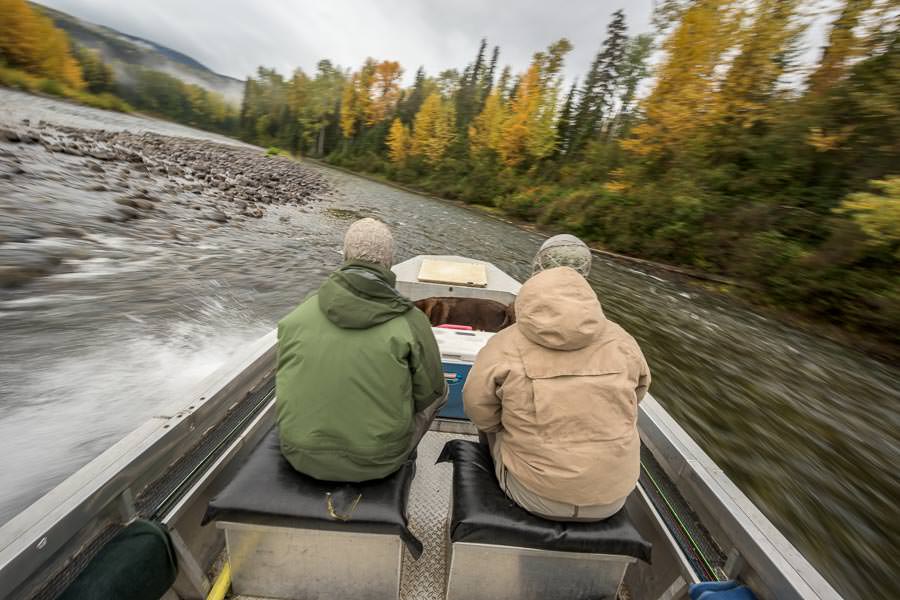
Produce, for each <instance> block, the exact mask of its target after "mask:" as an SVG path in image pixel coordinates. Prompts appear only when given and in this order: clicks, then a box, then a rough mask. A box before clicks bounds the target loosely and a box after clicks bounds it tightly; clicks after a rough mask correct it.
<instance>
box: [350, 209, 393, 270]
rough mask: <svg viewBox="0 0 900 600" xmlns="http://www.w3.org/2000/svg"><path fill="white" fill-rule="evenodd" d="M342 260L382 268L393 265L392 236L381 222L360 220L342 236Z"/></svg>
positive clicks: (368, 219)
mask: <svg viewBox="0 0 900 600" xmlns="http://www.w3.org/2000/svg"><path fill="white" fill-rule="evenodd" d="M344 260H361V261H365V262H369V263H374V264H376V265H381V266H383V267H390V266H391V265H392V264H393V263H394V236H393V235H391V230H390V228H388V226H387V225H385V224H384V223H382V222H381V221H377V220H375V219H372V218H370V217H366V218H365V219H360V220H359V221H356V222H355V223H353V224H352V225H351V226H350V229H348V230H347V234H346V235H344Z"/></svg>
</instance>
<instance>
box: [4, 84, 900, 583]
mask: <svg viewBox="0 0 900 600" xmlns="http://www.w3.org/2000/svg"><path fill="white" fill-rule="evenodd" d="M0 105H2V106H3V112H2V113H0V126H5V127H12V128H16V129H18V130H23V129H26V128H27V127H34V126H35V123H36V122H38V121H41V120H42V121H44V122H45V123H46V124H52V126H68V127H77V128H83V129H105V130H107V131H118V130H129V131H132V132H136V133H141V132H155V133H159V134H164V135H170V136H182V137H189V138H197V139H202V140H212V141H219V142H223V143H228V144H237V142H234V141H233V140H225V139H224V138H220V137H218V136H215V135H212V134H207V133H204V132H199V131H196V130H192V129H189V128H186V127H181V126H177V125H173V124H170V123H166V122H162V121H156V120H152V119H144V118H141V117H137V116H130V115H119V114H113V113H107V112H103V111H98V110H94V109H89V108H84V107H78V106H74V105H71V104H66V103H61V102H57V101H54V100H49V99H44V98H35V97H32V96H27V95H24V94H20V93H17V92H11V91H8V90H0ZM23 119H28V120H29V121H30V125H29V126H26V125H24V124H23V122H22V120H23ZM198 143H199V142H198ZM0 151H2V152H3V154H2V155H0V168H2V169H6V170H10V169H15V168H17V167H18V171H16V172H15V174H14V175H11V176H10V177H9V178H5V179H0V211H2V212H0V233H2V231H3V229H2V226H3V225H4V224H5V225H7V226H10V227H11V228H12V230H13V231H20V230H22V228H25V229H28V228H31V229H33V232H32V233H31V234H29V235H23V236H21V237H20V238H17V239H12V238H9V237H7V238H6V241H5V242H3V241H0V266H2V260H3V256H4V251H5V252H6V256H7V257H10V256H12V257H16V256H30V254H29V253H32V254H34V255H38V256H45V255H47V253H50V254H52V255H53V256H55V257H57V259H56V263H54V264H56V265H57V267H58V268H56V269H55V270H54V271H53V272H51V273H48V274H45V275H44V276H41V277H37V278H34V279H33V280H31V281H29V282H28V283H27V284H26V285H22V286H19V287H13V288H2V287H0V331H2V334H0V473H2V485H0V523H2V522H5V521H6V520H8V519H9V518H10V517H12V516H13V515H14V514H15V513H16V512H18V511H19V510H21V509H22V508H23V507H25V506H27V505H28V504H29V503H30V502H32V501H34V500H35V499H36V498H37V497H39V496H40V495H41V494H42V493H44V492H46V491H47V490H49V489H50V488H51V487H52V486H54V485H55V484H57V483H59V482H60V481H61V480H62V479H63V478H65V477H66V476H67V475H69V474H71V473H72V472H74V471H75V470H76V469H78V468H79V467H80V466H82V465H84V464H85V463H87V462H88V461H90V460H91V459H92V458H94V457H95V456H97V455H98V454H100V453H101V452H102V451H103V450H105V449H106V448H108V447H109V446H110V445H111V444H112V443H114V442H115V441H116V440H118V439H119V438H121V437H122V436H123V435H124V434H125V433H127V432H128V431H130V430H131V429H132V428H134V427H135V426H137V425H138V424H139V423H140V422H141V421H143V420H144V419H146V418H147V417H149V416H150V415H152V414H153V413H154V411H155V410H156V409H157V407H159V406H161V405H164V404H166V403H167V402H170V401H171V400H172V399H173V398H176V397H177V396H178V395H179V394H181V393H183V392H184V391H185V390H186V389H188V388H190V387H191V386H192V385H194V384H195V383H196V382H197V381H198V380H199V379H201V378H202V377H204V376H205V375H207V374H209V373H211V372H212V371H213V370H214V369H215V368H216V367H218V366H220V365H222V364H223V363H224V362H225V361H227V360H228V358H229V357H230V356H232V355H233V354H234V353H235V352H236V351H238V350H240V349H241V348H242V347H243V346H244V345H245V344H247V343H249V342H251V341H252V340H254V339H255V338H257V337H258V336H259V335H261V334H263V333H265V332H266V331H268V330H270V329H271V328H272V327H273V326H274V324H275V322H276V321H277V319H278V318H279V317H280V316H282V315H284V314H285V313H286V312H288V311H289V310H290V309H291V308H292V307H293V306H294V305H295V304H296V303H297V302H298V301H300V300H301V299H302V298H303V297H304V296H305V295H306V294H307V293H308V292H309V291H310V290H312V289H314V288H315V287H316V286H317V285H318V284H319V282H320V281H321V280H322V279H323V277H325V276H326V274H327V273H329V272H330V271H331V270H332V269H333V268H335V267H336V266H337V265H338V264H339V262H340V254H339V249H340V245H341V237H342V233H343V230H344V229H345V228H346V226H347V225H348V224H349V223H350V222H351V221H352V220H354V219H356V218H358V217H361V216H374V217H377V218H379V219H381V220H383V221H385V222H386V223H388V224H389V225H390V226H391V228H392V229H393V230H394V232H395V236H396V239H397V243H398V253H397V254H398V256H397V258H398V260H402V259H405V258H408V257H410V256H413V255H415V254H422V253H432V254H445V253H446V254H463V255H469V256H473V257H477V258H482V259H485V260H489V261H492V262H494V263H495V264H496V265H497V266H499V267H500V268H502V269H504V270H506V271H507V272H509V273H510V274H511V275H513V276H514V277H516V278H519V279H524V278H526V277H527V276H528V274H529V260H530V257H531V256H532V255H533V253H534V252H535V250H536V249H537V247H538V245H539V244H540V242H541V240H542V238H541V236H539V235H538V234H535V233H532V232H527V231H523V230H521V229H519V228H516V227H514V226H512V225H509V224H507V223H504V222H501V221H498V220H495V219H491V218H488V217H485V216H482V215H480V214H478V213H475V212H472V211H469V210H466V209H464V208H461V207H458V206H456V205H452V204H448V203H444V202H441V201H438V200H435V199H431V198H428V197H424V196H420V195H417V194H413V193H409V192H405V191H401V190H398V189H395V188H393V187H389V186H385V185H381V184H378V183H375V182H372V181H369V180H366V179H362V178H359V177H355V176H353V175H348V174H345V173H341V172H337V171H333V170H330V169H326V168H324V167H319V166H316V165H308V169H311V170H313V171H315V172H316V173H317V175H316V176H317V177H319V178H320V179H321V180H322V181H325V182H326V183H327V186H326V188H327V189H325V190H323V191H322V192H321V194H319V197H318V198H316V199H314V200H315V201H310V202H307V203H301V204H299V205H276V204H273V205H271V206H268V207H266V212H265V215H264V216H262V217H261V218H234V219H232V220H230V221H229V222H227V223H224V224H218V223H213V222H211V221H209V220H207V219H204V218H202V217H201V216H200V213H199V212H197V211H192V210H189V208H187V205H188V201H187V200H185V198H188V197H189V196H188V192H187V191H186V190H180V189H177V186H176V187H175V188H173V187H172V186H168V187H167V186H166V185H164V182H161V181H157V180H156V179H154V178H153V177H149V176H148V177H147V182H146V185H147V186H150V187H151V188H152V189H153V190H157V191H158V192H159V194H161V195H162V196H163V203H164V204H166V205H167V206H168V207H170V208H169V209H167V211H166V212H165V213H163V214H157V213H154V215H153V216H151V217H148V218H143V219H140V220H135V221H128V222H107V221H106V220H103V219H102V218H100V217H102V212H103V210H105V209H104V208H103V207H105V206H107V205H110V204H109V203H110V202H111V197H112V196H113V195H114V194H113V192H112V191H91V190H92V188H91V180H92V176H91V172H90V170H87V169H85V164H86V163H85V161H84V159H82V158H77V157H71V156H68V155H61V154H54V153H51V152H48V151H47V150H45V149H44V148H42V147H41V146H40V145H28V146H26V145H24V144H10V143H2V142H0ZM259 152H261V150H260V151H259ZM15 160H17V161H18V162H14V161H15ZM19 171H22V172H19ZM153 186H156V187H153ZM72 228H75V229H77V231H78V233H77V235H71V234H70V230H71V229H72ZM60 232H69V233H60ZM3 239H4V238H0V240H3ZM7 260H9V259H8V258H7ZM589 279H590V282H591V284H592V285H593V287H594V289H595V290H596V291H597V293H598V295H599V297H600V299H601V301H602V302H603V306H604V310H605V311H606V314H607V316H608V317H609V318H611V319H612V320H614V321H617V322H618V323H619V324H621V325H622V326H624V327H625V328H626V329H627V330H628V331H629V332H631V333H632V334H633V335H634V336H635V337H636V338H637V340H638V341H639V342H640V344H641V346H642V348H643V349H644V352H645V354H646V356H647V359H648V361H649V363H650V365H651V368H652V371H653V386H652V389H651V392H652V394H653V395H654V396H655V397H656V398H657V399H658V400H659V401H660V402H661V403H662V404H663V405H664V406H665V407H666V408H667V409H668V410H669V411H670V412H671V413H672V414H673V416H674V417H675V418H676V419H677V420H678V421H679V422H680V423H681V424H682V426H684V427H685V429H687V430H688V432H689V433H690V434H691V435H692V436H693V437H694V438H695V439H696V440H697V441H698V443H699V444H700V445H701V446H702V447H704V448H705V449H706V451H707V452H708V453H709V454H710V455H711V456H712V457H713V458H714V459H715V460H716V461H717V462H718V464H719V465H720V466H721V467H722V468H723V469H724V470H725V472H726V473H727V474H728V475H729V476H730V477H731V478H732V479H733V480H734V481H735V482H736V483H737V484H738V486H740V487H741V488H742V489H743V490H744V491H745V492H746V493H747V494H748V495H749V496H750V497H751V498H752V499H753V500H754V501H755V502H756V503H757V505H758V506H759V507H760V508H761V509H762V510H763V512H765V513H766V514H767V515H768V516H769V517H770V518H771V519H772V520H773V522H774V523H775V525H776V526H777V527H778V528H779V529H780V530H781V531H782V532H783V533H784V534H785V535H787V537H788V538H789V539H790V540H791V541H792V542H794V543H795V544H796V545H797V546H798V548H799V549H800V550H801V551H802V552H803V553H804V554H805V555H806V556H807V557H808V558H809V559H810V560H811V561H812V562H813V563H814V564H815V565H816V566H817V567H818V568H820V569H821V570H822V572H823V574H824V575H825V576H826V577H827V578H828V579H829V580H830V581H831V582H832V583H833V584H834V585H835V586H836V587H838V588H839V589H840V590H841V592H842V594H844V595H845V596H846V597H848V598H874V597H900V589H898V587H897V585H898V584H897V583H896V581H895V579H896V560H897V557H898V549H897V524H896V523H897V505H896V503H897V499H898V498H900V490H898V479H897V474H896V470H897V466H898V464H900V460H898V457H900V443H898V433H897V432H898V430H900V427H898V425H900V423H898V413H900V406H898V392H897V390H898V387H900V369H898V368H897V367H896V366H895V365H889V364H885V363H883V362H879V361H878V360H875V359H873V358H870V357H868V356H866V355H864V354H862V353H860V352H858V351H856V350H854V349H853V348H847V347H843V346H840V345H837V344H835V343H832V342H830V341H827V340H824V339H820V338H817V337H814V336H812V335H809V334H807V333H804V332H801V331H797V330H795V329H792V328H790V327H788V326H785V325H783V324H780V323H779V322H776V321H773V320H771V319H768V318H765V317H763V316H760V315H758V314H755V313H753V312H751V311H749V310H747V309H746V308H743V307H741V306H738V305H736V304H734V303H732V302H730V301H729V300H728V299H727V298H725V297H722V296H719V295H713V294H709V293H706V292H704V291H702V290H699V289H697V288H695V287H694V286H691V285H689V284H686V283H685V282H683V281H678V280H669V279H667V278H663V277H660V276H659V275H658V274H653V273H648V272H644V271H642V270H641V269H638V268H635V267H634V266H631V265H629V264H625V263H620V262H616V261H613V260H609V259H605V258H599V257H598V258H596V259H595V264H594V267H593V270H592V272H591V275H590V278H589Z"/></svg>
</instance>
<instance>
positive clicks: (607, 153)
mask: <svg viewBox="0 0 900 600" xmlns="http://www.w3.org/2000/svg"><path fill="white" fill-rule="evenodd" d="M812 5H813V3H811V2H806V1H803V0H758V1H756V2H752V3H747V2H739V1H735V0H680V1H679V0H675V1H668V2H663V3H661V4H660V5H659V7H658V10H657V13H656V15H655V30H654V31H653V32H651V33H649V34H632V33H630V32H629V31H628V28H627V24H626V20H625V16H624V14H623V13H622V11H617V12H616V13H614V14H613V15H612V17H611V19H610V21H609V25H608V26H607V28H606V31H605V35H604V34H603V32H600V33H598V50H597V54H596V58H595V59H594V61H593V63H592V64H591V66H590V69H589V70H588V72H586V73H583V74H582V75H581V76H580V77H579V78H578V79H577V80H576V81H574V82H572V83H571V84H570V85H565V83H566V82H565V80H564V78H563V66H564V61H565V58H566V55H567V53H568V52H570V50H571V48H572V46H571V44H570V43H569V42H568V41H567V40H565V39H562V40H559V41H556V42H553V43H551V44H550V45H549V46H548V47H547V48H546V49H544V50H542V51H539V52H536V53H535V54H534V56H533V59H532V61H531V64H530V65H529V66H528V68H527V69H526V70H525V71H524V72H521V73H513V72H512V71H511V69H510V68H509V67H506V66H503V67H502V66H501V64H502V61H501V51H500V48H499V47H497V46H494V47H493V48H489V46H488V44H487V41H482V43H481V45H480V47H479V48H478V49H477V51H476V52H475V53H474V56H473V60H472V61H471V62H470V63H469V64H467V65H465V66H463V67H462V68H461V69H454V70H448V71H443V72H440V73H437V74H435V75H428V74H427V73H426V72H425V70H424V69H423V68H422V67H419V68H418V70H417V71H416V72H415V75H414V78H413V83H412V85H411V86H409V87H404V86H403V85H402V83H401V82H402V77H403V73H404V69H403V67H402V66H401V65H400V64H398V63H397V62H394V61H390V60H376V59H368V60H366V61H365V62H364V63H363V64H362V65H360V66H359V67H358V68H357V69H355V70H351V71H345V70H344V69H341V68H340V67H338V66H336V65H334V64H333V63H331V62H330V61H327V60H323V61H321V62H320V63H319V64H318V67H317V70H316V72H315V73H312V74H306V73H304V72H303V71H302V70H297V71H295V72H294V73H293V74H291V75H290V76H289V77H284V76H282V75H280V74H279V73H277V72H275V71H273V70H270V69H264V68H260V69H259V71H258V73H257V74H256V76H255V77H253V78H251V79H249V80H248V81H247V83H246V89H245V95H244V101H243V104H242V107H241V112H240V136H241V137H242V138H243V139H245V140H247V141H251V142H253V143H256V144H259V145H262V146H277V147H280V148H284V149H288V150H290V151H291V152H293V153H296V154H303V155H307V156H316V157H322V158H325V160H327V161H329V162H331V163H333V164H335V165H339V166H342V167H346V168H349V169H352V170H355V171H359V172H366V173H371V174H375V175H377V176H381V177H383V178H387V179H389V180H392V181H396V182H399V183H402V184H405V185H409V186H412V187H414V188H417V189H421V190H424V191H427V192H431V193H434V194H436V195H439V196H443V197H447V198H452V199H457V200H461V201H464V202H466V203H471V204H477V205H482V206H484V207H485V208H486V209H487V210H490V211H495V212H499V213H501V214H505V215H508V216H511V217H514V218H516V219H519V220H522V221H526V222H531V223H535V224H537V225H538V226H540V227H541V228H543V229H545V230H547V231H569V232H572V233H575V234H577V235H579V236H582V237H583V238H585V239H586V240H589V241H590V242H592V243H593V244H595V245H596V246H598V247H602V248H604V249H607V250H610V251H614V252H618V253H624V254H628V255H632V256H635V257H640V258H644V259H650V260H655V261H660V262H665V263H670V264H675V265H681V266H683V267H688V268H691V269H696V270H701V271H704V272H708V273H716V274H719V275H721V276H725V277H728V278H732V279H733V280H735V281H737V282H739V284H740V285H738V286H735V287H734V288H733V290H732V291H734V292H735V293H736V294H739V295H740V296H742V297H743V298H745V299H747V300H749V301H751V302H752V303H754V304H756V305H762V306H767V307H770V308H772V309H774V310H776V311H778V312H781V311H786V312H787V313H789V314H791V315H797V316H800V317H801V318H804V319H807V320H813V321H819V322H828V323H832V324H835V325H838V326H840V327H841V328H843V329H844V330H850V331H854V332H856V333H860V334H863V335H865V336H866V337H867V338H869V339H876V340H880V341H881V342H884V343H886V344H887V345H888V346H893V347H894V348H896V346H897V344H898V342H900V277H898V273H900V270H898V258H900V38H898V32H900V27H898V9H897V5H896V3H893V2H879V1H877V0H843V1H842V2H840V3H839V4H838V5H837V6H835V7H834V11H835V12H834V14H833V15H829V16H830V18H831V20H832V24H831V27H830V30H829V31H828V33H827V36H826V39H825V41H824V48H823V49H822V51H821V52H819V56H818V58H817V60H816V62H815V64H804V62H803V61H802V60H801V57H802V55H803V54H804V50H806V48H805V47H804V45H803V44H804V39H805V38H804V35H805V33H806V30H807V27H808V26H809V25H808V24H809V22H810V20H809V19H807V18H804V17H805V16H806V15H808V14H809V13H810V11H811V10H812V8H813V6H812ZM807 54H808V53H807ZM807 63H808V61H807Z"/></svg>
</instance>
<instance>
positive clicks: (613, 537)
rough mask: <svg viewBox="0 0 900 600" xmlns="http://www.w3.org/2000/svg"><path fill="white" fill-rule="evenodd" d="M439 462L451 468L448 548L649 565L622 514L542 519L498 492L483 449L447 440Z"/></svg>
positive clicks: (646, 550)
mask: <svg viewBox="0 0 900 600" xmlns="http://www.w3.org/2000/svg"><path fill="white" fill-rule="evenodd" d="M438 462H452V463H453V506H452V515H451V522H450V541H452V542H471V543H479V544H493V545H498V546H516V547H520V548H534V549H538V550H555V551H560V552H582V553H591V554H615V555H624V556H631V557H633V558H637V559H640V560H643V561H645V562H648V563H649V562H650V550H651V544H650V543H649V542H647V541H646V540H645V539H644V538H642V537H641V535H640V534H639V533H638V531H637V529H635V527H634V525H633V524H632V523H631V521H630V519H629V518H628V515H627V514H626V512H625V509H622V510H620V511H619V512H618V513H616V514H615V515H613V516H612V517H610V518H609V519H606V520H604V521H596V522H562V521H550V520H547V519H542V518H540V517H537V516H535V515H533V514H531V513H529V512H528V511H526V510H525V509H523V508H521V507H519V506H518V505H517V504H516V503H515V502H513V501H512V500H510V499H509V498H508V497H507V495H506V494H505V493H504V492H503V490H502V489H500V485H499V483H498V482H497V477H496V475H495V474H494V461H493V460H492V459H491V455H490V452H489V450H488V448H487V447H486V446H485V445H483V444H479V443H476V442H470V441H467V440H451V441H449V442H447V444H446V445H445V446H444V449H443V451H441V455H440V457H438Z"/></svg>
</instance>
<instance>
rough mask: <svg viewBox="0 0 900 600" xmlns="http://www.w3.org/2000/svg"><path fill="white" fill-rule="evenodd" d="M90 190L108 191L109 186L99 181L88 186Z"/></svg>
mask: <svg viewBox="0 0 900 600" xmlns="http://www.w3.org/2000/svg"><path fill="white" fill-rule="evenodd" d="M88 191H89V192H108V191H109V188H108V187H106V186H105V185H103V184H102V183H98V184H97V185H92V186H91V187H89V188H88Z"/></svg>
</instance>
